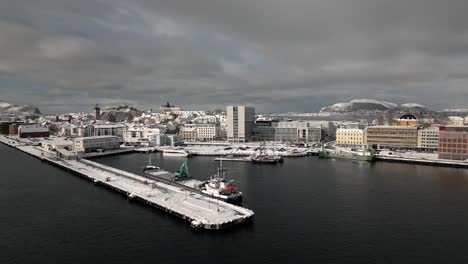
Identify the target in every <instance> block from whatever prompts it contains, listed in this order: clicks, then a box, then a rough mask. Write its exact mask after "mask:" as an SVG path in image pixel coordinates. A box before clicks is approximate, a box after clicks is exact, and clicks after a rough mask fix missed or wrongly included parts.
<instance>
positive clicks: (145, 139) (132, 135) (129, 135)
mask: <svg viewBox="0 0 468 264" xmlns="http://www.w3.org/2000/svg"><path fill="white" fill-rule="evenodd" d="M159 134H160V130H159V128H150V127H143V126H129V127H127V128H126V129H125V131H124V133H123V139H124V141H125V142H129V143H154V142H156V136H158V135H159Z"/></svg>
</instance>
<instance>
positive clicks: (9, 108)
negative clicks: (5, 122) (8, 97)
mask: <svg viewBox="0 0 468 264" xmlns="http://www.w3.org/2000/svg"><path fill="white" fill-rule="evenodd" d="M0 113H1V114H13V115H40V114H41V111H39V109H38V108H37V107H34V106H31V105H17V104H11V103H7V102H5V101H1V100H0Z"/></svg>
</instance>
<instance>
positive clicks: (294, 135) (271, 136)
mask: <svg viewBox="0 0 468 264" xmlns="http://www.w3.org/2000/svg"><path fill="white" fill-rule="evenodd" d="M321 136H322V129H321V127H320V126H309V123H308V122H305V121H281V122H279V121H276V120H257V121H256V122H255V127H254V139H255V140H258V141H280V142H306V143H310V142H320V140H321Z"/></svg>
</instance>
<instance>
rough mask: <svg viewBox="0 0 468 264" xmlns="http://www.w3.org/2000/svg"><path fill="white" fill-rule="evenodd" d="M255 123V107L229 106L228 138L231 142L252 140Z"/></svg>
mask: <svg viewBox="0 0 468 264" xmlns="http://www.w3.org/2000/svg"><path fill="white" fill-rule="evenodd" d="M254 123H255V108H253V107H248V106H228V107H227V129H226V132H227V138H228V141H230V142H246V141H250V140H251V138H252V136H253V128H254Z"/></svg>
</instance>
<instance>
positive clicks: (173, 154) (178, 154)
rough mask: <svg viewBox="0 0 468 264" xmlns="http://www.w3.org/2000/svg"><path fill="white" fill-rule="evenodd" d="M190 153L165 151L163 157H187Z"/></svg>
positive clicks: (177, 150) (185, 151) (172, 150)
mask: <svg viewBox="0 0 468 264" xmlns="http://www.w3.org/2000/svg"><path fill="white" fill-rule="evenodd" d="M190 155H191V153H190V152H189V151H187V150H184V149H165V150H163V156H165V157H189V156H190Z"/></svg>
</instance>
